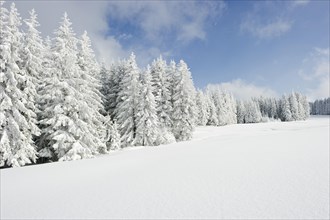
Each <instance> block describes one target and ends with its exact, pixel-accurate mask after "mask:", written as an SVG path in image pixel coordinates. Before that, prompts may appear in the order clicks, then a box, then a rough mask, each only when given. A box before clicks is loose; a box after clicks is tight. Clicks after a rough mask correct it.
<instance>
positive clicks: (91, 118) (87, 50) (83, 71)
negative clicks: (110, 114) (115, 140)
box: [77, 31, 107, 152]
mask: <svg viewBox="0 0 330 220" xmlns="http://www.w3.org/2000/svg"><path fill="white" fill-rule="evenodd" d="M79 46H80V47H79V53H78V57H77V58H78V65H79V67H80V76H81V77H80V80H79V81H78V83H79V91H80V93H81V94H82V97H83V101H85V102H86V104H87V105H86V107H87V108H86V109H85V111H84V112H85V114H82V115H81V118H82V119H83V120H84V122H85V123H87V124H88V126H89V131H90V134H89V135H90V137H89V140H86V143H88V142H91V143H90V147H92V148H95V149H98V151H99V152H105V151H106V145H105V143H106V142H107V140H106V139H105V137H106V132H105V127H104V123H105V118H104V116H103V115H102V114H101V112H104V107H103V103H102V94H101V93H100V89H101V82H100V78H101V77H100V76H99V75H100V68H99V65H98V63H97V61H96V60H95V55H94V51H93V50H92V48H91V41H90V39H89V37H88V35H87V32H86V31H85V32H84V34H83V35H82V37H81V40H80V41H79Z"/></svg>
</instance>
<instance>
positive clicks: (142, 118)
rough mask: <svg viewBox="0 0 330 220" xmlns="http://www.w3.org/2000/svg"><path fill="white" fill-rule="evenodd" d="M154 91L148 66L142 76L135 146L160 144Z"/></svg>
mask: <svg viewBox="0 0 330 220" xmlns="http://www.w3.org/2000/svg"><path fill="white" fill-rule="evenodd" d="M153 90H154V88H153V86H152V82H151V73H150V67H149V66H148V67H147V70H146V71H145V73H144V74H143V75H142V84H140V92H139V96H138V102H137V105H138V106H137V114H136V138H135V141H134V143H135V145H141V146H153V145H157V144H159V143H157V140H158V139H159V135H161V134H160V131H159V121H158V117H157V111H156V102H155V97H154V95H153Z"/></svg>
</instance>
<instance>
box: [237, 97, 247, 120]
mask: <svg viewBox="0 0 330 220" xmlns="http://www.w3.org/2000/svg"><path fill="white" fill-rule="evenodd" d="M236 106H237V123H238V124H243V123H245V118H244V117H245V106H244V103H243V102H242V101H237V105H236Z"/></svg>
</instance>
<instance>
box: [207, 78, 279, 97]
mask: <svg viewBox="0 0 330 220" xmlns="http://www.w3.org/2000/svg"><path fill="white" fill-rule="evenodd" d="M209 86H211V87H212V86H217V87H220V88H221V89H222V90H224V91H228V92H230V93H232V94H233V95H234V96H235V98H237V99H240V100H248V99H250V98H252V97H259V96H264V97H277V96H278V94H277V93H276V92H275V91H274V90H272V89H271V88H268V87H263V86H257V85H254V84H253V83H248V82H245V81H243V80H241V79H236V80H233V81H231V82H224V83H221V84H219V85H209Z"/></svg>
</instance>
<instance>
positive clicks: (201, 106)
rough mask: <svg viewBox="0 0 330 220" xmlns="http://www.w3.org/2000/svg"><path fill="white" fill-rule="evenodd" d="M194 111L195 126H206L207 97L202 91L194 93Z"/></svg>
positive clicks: (207, 113) (207, 115) (207, 114)
mask: <svg viewBox="0 0 330 220" xmlns="http://www.w3.org/2000/svg"><path fill="white" fill-rule="evenodd" d="M196 111H197V117H196V125H198V126H206V124H207V121H208V117H209V112H208V103H207V97H205V94H204V93H203V91H202V90H198V91H197V93H196Z"/></svg>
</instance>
